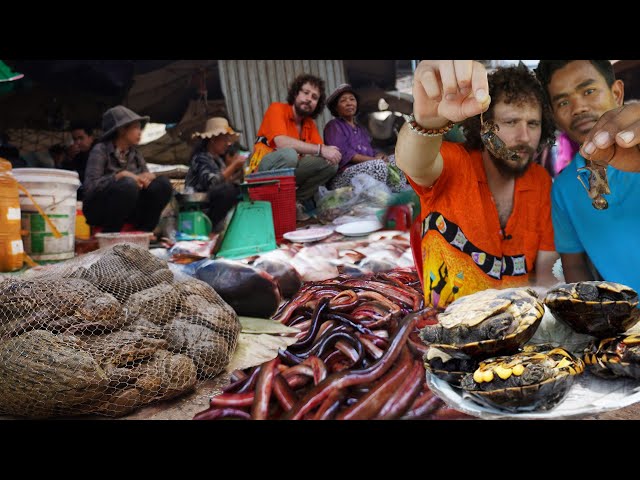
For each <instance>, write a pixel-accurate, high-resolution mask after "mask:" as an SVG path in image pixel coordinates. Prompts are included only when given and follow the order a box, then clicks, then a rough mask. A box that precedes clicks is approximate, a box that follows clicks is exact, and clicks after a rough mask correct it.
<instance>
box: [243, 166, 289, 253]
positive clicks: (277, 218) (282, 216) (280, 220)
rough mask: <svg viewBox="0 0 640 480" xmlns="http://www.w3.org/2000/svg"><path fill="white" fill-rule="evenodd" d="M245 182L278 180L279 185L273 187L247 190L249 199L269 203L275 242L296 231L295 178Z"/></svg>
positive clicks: (249, 179) (268, 178) (260, 180)
mask: <svg viewBox="0 0 640 480" xmlns="http://www.w3.org/2000/svg"><path fill="white" fill-rule="evenodd" d="M265 173H266V172H265ZM246 180H247V182H249V183H252V182H262V181H265V180H280V183H276V184H273V185H263V186H261V187H253V188H249V198H250V199H251V200H266V201H268V202H271V212H272V214H273V227H274V230H275V233H276V242H278V243H280V242H281V241H282V240H283V238H284V237H283V235H284V234H285V233H287V232H291V231H293V230H295V229H296V177H294V176H293V175H287V176H273V177H267V176H264V177H263V176H261V177H259V178H246Z"/></svg>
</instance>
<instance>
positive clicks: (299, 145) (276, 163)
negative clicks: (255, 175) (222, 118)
mask: <svg viewBox="0 0 640 480" xmlns="http://www.w3.org/2000/svg"><path fill="white" fill-rule="evenodd" d="M324 88H325V87H324V80H322V79H320V78H318V77H315V76H313V75H308V74H303V75H299V76H298V77H297V78H296V79H295V80H294V81H293V83H292V84H291V86H290V87H289V92H288V95H287V103H280V102H274V103H272V104H271V105H269V108H268V109H267V111H266V113H265V115H264V118H263V119H262V124H261V125H260V129H259V130H258V140H257V142H256V145H255V148H254V152H253V154H252V156H251V159H250V163H249V168H248V171H247V173H251V172H253V171H256V170H257V171H259V172H264V171H267V170H276V169H280V168H295V176H296V185H297V187H298V188H297V191H296V199H297V200H298V220H305V219H307V218H309V217H308V215H306V214H305V213H304V209H303V207H302V202H305V201H307V200H309V199H311V198H313V195H314V194H315V192H316V191H317V190H318V187H319V186H320V185H324V184H325V183H327V181H328V180H329V179H330V178H331V177H333V176H334V175H335V174H336V172H337V171H338V164H339V163H340V159H341V158H342V155H341V154H340V150H338V149H337V148H336V147H333V146H329V145H324V144H323V143H322V137H320V133H319V132H318V127H317V126H316V123H315V122H314V119H315V118H316V117H317V116H318V115H319V114H320V113H321V112H322V110H323V109H324V103H325V98H326V95H325V91H324Z"/></svg>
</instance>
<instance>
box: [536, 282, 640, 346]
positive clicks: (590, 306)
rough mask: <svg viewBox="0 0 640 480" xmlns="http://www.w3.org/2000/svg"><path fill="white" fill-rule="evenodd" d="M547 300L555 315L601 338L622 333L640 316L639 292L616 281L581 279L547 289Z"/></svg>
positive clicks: (574, 328) (545, 300) (545, 301)
mask: <svg viewBox="0 0 640 480" xmlns="http://www.w3.org/2000/svg"><path fill="white" fill-rule="evenodd" d="M544 303H545V304H546V305H547V307H549V310H551V313H553V316H554V317H555V318H557V319H558V320H561V321H563V322H565V323H566V324H567V325H569V326H570V327H571V328H572V329H573V330H575V331H576V332H578V333H586V334H588V335H593V336H596V337H598V338H609V337H614V336H616V335H619V334H621V333H623V332H625V331H627V330H628V329H629V328H631V327H632V326H633V325H635V324H636V323H637V322H638V320H640V311H638V309H637V308H636V307H637V306H638V294H637V293H636V291H635V290H633V289H632V288H629V287H627V286H625V285H622V284H619V283H613V282H599V281H592V282H578V283H567V284H563V285H559V286H557V287H556V288H553V289H551V290H549V292H547V296H546V297H545V299H544Z"/></svg>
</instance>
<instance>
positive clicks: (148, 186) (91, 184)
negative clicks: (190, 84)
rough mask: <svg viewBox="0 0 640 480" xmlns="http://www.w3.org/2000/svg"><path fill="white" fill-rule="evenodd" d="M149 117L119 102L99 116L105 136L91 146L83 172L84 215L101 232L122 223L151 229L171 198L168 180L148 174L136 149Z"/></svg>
mask: <svg viewBox="0 0 640 480" xmlns="http://www.w3.org/2000/svg"><path fill="white" fill-rule="evenodd" d="M148 121H149V117H141V116H140V115H138V114H137V113H135V112H133V111H131V110H129V109H128V108H126V107H124V106H122V105H118V106H116V107H113V108H110V109H109V110H107V111H106V112H105V113H104V114H103V116H102V130H103V132H104V134H103V135H102V137H101V139H100V142H99V143H98V144H96V145H95V147H93V148H92V149H91V153H90V154H89V160H88V162H87V168H86V171H85V182H84V188H85V193H84V203H83V213H84V215H85V217H86V219H87V223H89V225H91V226H100V227H102V231H103V232H118V231H120V230H121V229H122V227H123V225H124V224H125V223H131V224H133V226H134V227H135V228H136V229H138V230H142V231H146V232H150V231H153V229H154V228H155V227H156V225H157V224H158V220H159V219H160V214H161V213H162V210H163V208H164V207H165V205H167V203H169V200H170V199H171V194H172V187H171V183H170V182H169V180H168V179H167V178H166V177H156V176H155V175H154V174H153V173H151V172H149V169H148V168H147V164H146V162H145V161H144V158H143V156H142V154H141V153H140V152H139V151H138V150H137V149H136V148H135V145H137V144H138V143H140V137H141V134H142V128H143V127H144V125H145V124H146V123H147V122H148Z"/></svg>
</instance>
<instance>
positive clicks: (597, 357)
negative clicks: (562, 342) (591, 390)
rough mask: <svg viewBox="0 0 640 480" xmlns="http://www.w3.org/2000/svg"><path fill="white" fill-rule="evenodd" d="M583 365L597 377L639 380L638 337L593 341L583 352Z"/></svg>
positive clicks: (622, 336) (639, 348) (639, 351)
mask: <svg viewBox="0 0 640 480" xmlns="http://www.w3.org/2000/svg"><path fill="white" fill-rule="evenodd" d="M584 363H585V364H587V365H588V366H589V369H590V370H591V372H592V373H594V374H595V375H598V376H599V377H604V378H613V377H632V378H636V379H640V335H621V336H618V337H615V338H605V339H604V340H595V341H593V342H591V344H590V345H589V346H588V347H587V348H586V349H585V351H584Z"/></svg>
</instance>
